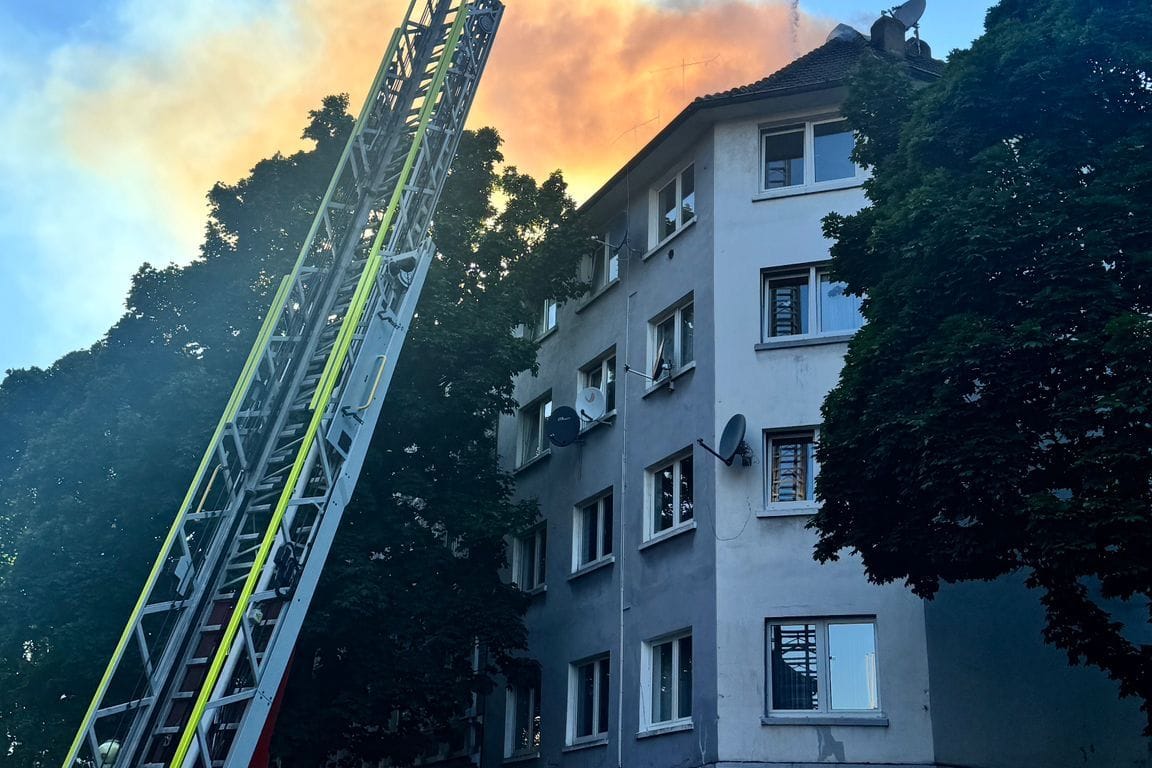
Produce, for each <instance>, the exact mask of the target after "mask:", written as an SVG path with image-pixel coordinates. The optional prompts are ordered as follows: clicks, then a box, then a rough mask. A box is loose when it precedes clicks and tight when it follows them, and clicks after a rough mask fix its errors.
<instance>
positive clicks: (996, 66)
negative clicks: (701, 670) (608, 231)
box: [813, 0, 1152, 732]
mask: <svg viewBox="0 0 1152 768" xmlns="http://www.w3.org/2000/svg"><path fill="white" fill-rule="evenodd" d="M1105 6H1107V7H1105ZM1150 60H1152V8H1150V7H1149V5H1148V3H1147V2H1142V1H1138V0H1115V2H1110V3H1107V4H1104V3H1097V2H1089V1H1088V0H1003V2H1001V3H1000V4H999V5H998V6H996V7H994V8H993V9H991V10H990V11H989V12H988V16H987V27H986V32H985V34H984V35H983V37H981V38H980V39H979V40H977V41H976V42H975V43H974V44H973V46H972V48H971V50H969V51H961V52H956V53H954V54H953V56H952V58H951V60H950V61H949V64H948V67H947V69H946V71H945V73H944V75H943V77H942V79H941V80H940V81H939V82H938V83H935V84H933V85H931V86H929V87H927V88H924V89H922V90H919V91H916V90H914V89H913V88H912V87H911V86H910V85H909V84H908V83H906V82H905V81H903V80H902V79H901V78H900V77H898V76H896V75H895V73H894V72H893V71H890V69H889V68H886V67H885V66H883V65H875V66H870V67H866V68H865V69H864V70H863V71H862V72H861V73H860V75H859V77H858V79H857V81H856V83H855V86H854V88H853V89H852V90H851V96H850V98H849V100H848V102H847V104H846V105H845V109H846V113H847V115H848V117H849V118H850V119H851V120H852V121H853V122H854V124H855V125H856V126H857V127H858V129H859V131H860V134H861V141H859V142H858V144H857V149H856V153H857V155H856V156H857V158H858V160H859V161H860V162H862V163H863V164H866V165H868V166H870V167H871V168H872V170H873V176H872V178H871V180H870V181H868V182H867V184H866V191H867V195H868V198H869V200H870V201H871V205H870V206H869V207H867V208H865V209H864V210H862V211H860V212H859V213H857V214H855V215H852V216H836V215H832V216H829V217H828V218H826V219H825V233H826V235H828V236H829V237H831V238H833V239H834V240H835V245H834V246H833V249H832V254H833V269H834V270H835V271H836V272H837V273H838V275H839V276H840V277H841V278H842V279H844V280H846V281H847V282H848V284H849V287H850V290H851V291H853V292H856V293H862V294H864V295H866V297H867V298H866V301H865V308H864V313H865V316H866V318H867V320H868V323H867V325H865V327H864V328H863V329H862V330H861V331H860V332H859V333H858V334H857V336H856V337H855V338H854V340H853V342H852V343H851V345H850V347H849V351H848V355H847V359H846V363H845V367H844V371H843V374H842V377H841V380H840V383H839V385H838V386H837V387H836V389H835V390H834V391H833V392H832V393H831V394H830V395H829V397H828V399H827V400H826V402H825V405H824V419H825V426H824V430H823V432H822V436H821V446H820V448H819V459H820V462H821V466H822V473H821V477H820V479H819V485H818V492H819V494H820V495H821V497H822V498H823V508H822V510H821V512H820V513H819V514H818V515H817V516H816V518H815V519H814V521H813V525H814V527H815V528H816V530H817V531H818V533H819V537H820V538H819V543H818V545H817V547H816V556H817V557H818V558H819V559H821V560H830V559H835V558H836V557H837V553H839V552H840V551H841V550H843V549H850V550H853V551H855V552H858V553H859V554H860V556H861V558H862V560H863V564H864V567H865V568H866V570H867V573H868V576H869V577H870V578H871V579H872V580H873V581H876V582H890V581H893V580H896V579H903V580H905V581H906V582H907V584H908V585H909V586H910V587H911V588H912V590H913V591H914V592H915V593H916V594H918V595H921V596H925V597H930V596H932V595H933V594H934V593H935V592H936V591H937V589H938V587H939V585H940V583H941V582H955V581H961V580H969V579H984V580H990V579H995V578H997V577H999V576H1001V575H1004V574H1009V573H1013V572H1023V573H1024V574H1026V575H1027V583H1028V584H1029V585H1030V586H1031V587H1033V588H1035V589H1037V590H1039V591H1040V595H1041V601H1042V603H1043V605H1044V607H1045V610H1046V619H1047V621H1046V627H1045V637H1046V639H1047V640H1048V641H1049V642H1051V643H1054V644H1055V645H1056V646H1058V647H1060V648H1062V649H1064V650H1065V651H1066V652H1067V653H1068V657H1069V659H1070V661H1071V662H1072V663H1079V662H1087V663H1088V664H1092V665H1095V666H1098V667H1100V668H1101V669H1103V670H1105V671H1106V672H1107V673H1108V675H1109V676H1111V677H1112V678H1113V679H1115V680H1116V681H1117V682H1118V683H1119V691H1120V694H1121V695H1123V696H1136V697H1139V698H1141V699H1143V702H1144V703H1143V709H1144V710H1145V711H1146V712H1149V715H1150V718H1152V711H1150V710H1149V702H1150V701H1152V645H1150V644H1149V643H1148V641H1147V637H1148V634H1147V633H1148V629H1149V627H1148V625H1147V624H1142V622H1139V621H1138V622H1137V623H1136V624H1135V625H1133V626H1123V625H1122V624H1121V623H1120V621H1118V619H1117V614H1116V609H1117V608H1118V607H1122V608H1124V609H1125V610H1131V609H1132V608H1133V607H1134V605H1133V603H1134V604H1135V605H1137V606H1139V605H1143V606H1144V607H1146V608H1147V607H1149V596H1150V594H1152V557H1150V556H1149V555H1150V553H1152V512H1150V508H1152V450H1150V447H1152V419H1150V418H1149V412H1150V411H1149V408H1150V404H1152V198H1150V197H1149V195H1148V190H1149V189H1152V153H1149V150H1148V148H1149V147H1150V146H1152V71H1150V70H1149V68H1148V63H1149V61H1150ZM1125 601H1127V605H1126V606H1125V605H1124V602H1125ZM1146 615H1147V614H1146ZM1150 732H1152V725H1150Z"/></svg>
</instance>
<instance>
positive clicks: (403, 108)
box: [63, 0, 503, 768]
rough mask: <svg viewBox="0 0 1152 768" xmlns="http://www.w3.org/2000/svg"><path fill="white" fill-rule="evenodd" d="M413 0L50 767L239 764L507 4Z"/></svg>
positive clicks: (354, 464) (378, 384)
mask: <svg viewBox="0 0 1152 768" xmlns="http://www.w3.org/2000/svg"><path fill="white" fill-rule="evenodd" d="M417 6H418V0H411V2H410V3H409V6H408V11H407V14H406V15H405V19H404V22H403V24H402V25H401V26H400V27H399V28H398V29H397V30H396V31H395V32H394V33H393V35H392V39H391V42H390V43H389V46H388V51H387V53H386V54H385V57H384V60H383V62H382V64H381V66H380V69H379V71H378V73H377V75H376V79H375V81H374V83H373V85H372V88H371V89H370V91H369V94H368V98H367V100H366V102H365V104H364V108H363V109H362V111H361V113H360V116H359V117H358V119H357V121H356V123H355V126H354V127H353V131H352V135H351V137H350V138H349V140H348V143H347V145H346V146H345V148H344V152H343V155H342V156H341V159H340V162H339V165H338V166H337V169H336V172H335V174H334V175H333V177H332V181H331V183H330V184H329V186H328V189H327V191H326V192H325V195H324V198H323V201H322V203H321V205H320V208H319V212H318V213H317V215H316V219H315V221H314V222H313V224H312V229H311V231H310V233H309V235H308V238H307V240H306V242H305V244H304V246H303V248H302V249H301V252H300V255H299V258H298V259H297V261H296V263H295V266H294V267H293V270H292V271H291V272H290V273H289V274H288V275H287V276H286V277H285V278H284V279H283V281H282V283H281V284H280V286H279V289H278V291H277V292H276V295H275V298H274V299H273V302H272V305H271V307H270V309H269V311H268V314H267V316H266V318H265V321H264V325H263V327H262V328H261V329H260V332H259V334H258V336H257V339H256V342H255V344H254V346H253V348H252V352H251V354H250V355H249V358H248V360H247V362H246V363H245V366H244V369H243V371H242V373H241V375H240V378H239V380H238V381H237V383H236V387H235V389H234V390H233V392H232V396H231V398H230V399H229V402H228V404H227V406H226V408H225V410H224V414H223V416H222V417H221V420H220V423H219V424H218V425H217V427H216V430H215V432H214V434H213V436H212V439H211V441H210V444H209V446H208V449H207V451H206V452H205V454H204V457H203V459H202V460H201V462H200V465H199V467H198V469H197V470H196V473H195V476H194V479H193V482H192V484H191V487H190V488H189V489H188V493H187V494H186V496H185V497H184V500H183V502H182V504H181V505H180V509H179V512H178V514H177V516H176V519H175V521H174V522H173V524H172V527H171V528H170V529H169V531H168V533H167V535H166V538H165V539H164V542H163V544H162V546H161V550H160V553H159V556H158V557H157V559H156V562H155V564H154V566H153V568H152V571H151V573H150V574H149V576H148V579H147V582H146V584H145V586H144V589H143V591H142V593H141V595H140V598H139V600H138V601H137V603H136V606H135V608H134V609H133V611H132V615H131V618H130V619H129V622H128V625H127V626H126V627H125V629H124V632H123V634H122V635H121V637H120V640H119V642H118V644H117V646H116V649H115V651H114V652H113V655H112V658H111V660H110V661H109V664H108V668H107V670H106V672H105V674H104V676H103V678H102V679H101V681H100V683H99V685H98V687H97V690H96V693H95V695H94V697H93V699H92V703H91V705H90V706H89V708H88V710H87V712H86V714H85V717H84V721H83V723H82V725H81V727H80V729H79V732H78V733H77V735H76V738H75V739H74V741H73V743H72V745H71V747H70V749H69V751H68V754H67V756H66V757H65V759H64V763H63V767H64V768H73V767H74V766H76V765H82V766H86V767H87V766H92V767H94V768H110V767H111V766H112V765H113V764H115V765H117V766H121V767H122V766H125V765H130V766H149V767H152V766H183V767H186V768H199V767H203V768H213V767H215V766H229V767H233V766H247V765H248V763H249V761H250V760H251V757H252V753H253V751H254V749H255V748H256V745H257V742H258V741H259V739H260V737H261V734H262V732H263V730H264V726H265V720H266V717H267V713H268V710H269V708H270V707H271V704H272V701H273V699H274V698H275V696H276V693H277V690H278V689H279V687H280V684H281V681H282V680H283V678H284V675H285V673H286V670H287V666H288V662H289V660H290V657H291V654H292V650H293V647H294V646H295V642H296V638H297V636H298V634H299V630H300V627H301V624H302V623H303V620H304V616H305V614H306V612H307V609H308V605H309V603H310V602H311V599H312V595H313V593H314V591H315V587H316V583H317V581H318V580H319V577H320V572H321V570H322V569H323V566H324V560H325V559H326V557H327V554H328V550H329V548H330V546H331V543H332V539H333V537H334V535H335V532H336V528H337V526H338V525H339V522H340V517H341V515H342V513H343V510H344V507H345V505H346V504H347V502H348V501H349V499H350V498H351V495H352V491H353V489H354V487H355V484H356V481H357V478H358V477H359V474H360V470H361V468H362V466H363V462H364V456H365V454H366V452H367V449H368V443H369V441H370V439H371V436H372V431H373V428H374V426H375V424H376V421H377V418H378V416H379V413H380V407H381V404H382V402H383V399H384V395H385V393H386V392H387V390H388V386H389V383H390V381H391V378H392V371H393V370H394V366H395V362H396V360H397V357H398V355H399V353H400V350H401V348H402V346H403V343H404V338H405V335H406V332H407V329H408V325H409V323H410V322H411V319H412V316H413V313H414V311H415V306H416V301H417V300H418V298H419V295H420V290H421V288H422V286H423V282H424V279H425V276H426V275H427V271H428V268H429V265H430V263H431V261H432V258H433V255H434V251H435V248H434V246H433V244H432V242H431V240H430V239H429V238H428V234H427V233H428V227H429V225H430V222H431V218H432V215H433V212H434V211H435V208H436V204H437V201H438V200H439V196H440V192H441V190H442V188H443V185H444V182H445V180H446V178H447V176H448V171H449V166H450V164H451V161H452V159H453V157H454V155H455V152H456V148H457V145H458V143H459V140H460V136H461V133H462V131H463V128H464V122H465V119H466V117H467V114H468V110H469V107H470V106H471V103H472V99H473V96H474V95H475V91H476V87H477V83H478V81H479V79H480V76H481V74H482V72H483V70H484V65H485V63H486V62H487V58H488V54H489V52H490V50H491V45H492V41H493V38H494V36H495V33H496V30H497V28H498V26H499V22H500V18H501V15H502V13H503V5H502V3H501V2H500V0H420V2H419V8H418V7H417Z"/></svg>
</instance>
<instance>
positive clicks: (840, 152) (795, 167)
mask: <svg viewBox="0 0 1152 768" xmlns="http://www.w3.org/2000/svg"><path fill="white" fill-rule="evenodd" d="M854 141H855V138H854V136H853V133H852V128H851V127H849V125H848V121H847V120H827V121H824V122H817V123H801V124H797V125H787V126H778V127H773V128H765V129H764V130H762V131H761V132H760V157H761V162H762V168H763V170H762V173H761V177H760V185H761V189H762V190H764V191H766V192H767V191H771V190H775V189H785V188H787V187H799V186H804V185H807V184H821V183H824V182H836V181H842V180H855V179H856V177H857V175H858V169H857V166H856V164H855V163H853V162H852V146H853V143H854Z"/></svg>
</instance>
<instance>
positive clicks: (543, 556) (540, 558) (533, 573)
mask: <svg viewBox="0 0 1152 768" xmlns="http://www.w3.org/2000/svg"><path fill="white" fill-rule="evenodd" d="M547 555H548V528H547V527H545V526H543V525H541V526H539V527H537V528H534V529H532V530H531V531H528V532H527V533H525V534H524V535H522V536H519V537H517V538H516V542H515V545H514V548H513V550H512V573H513V578H514V580H515V581H516V583H517V584H518V585H520V589H522V590H524V591H525V592H531V591H533V590H536V589H540V588H541V587H543V586H544V577H545V574H546V569H547V565H548V561H547Z"/></svg>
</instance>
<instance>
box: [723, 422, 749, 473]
mask: <svg viewBox="0 0 1152 768" xmlns="http://www.w3.org/2000/svg"><path fill="white" fill-rule="evenodd" d="M747 429H748V422H747V421H745V419H744V414H742V413H737V414H736V415H735V416H733V417H732V418H730V419H728V423H727V424H725V425H724V431H723V432H722V433H721V434H720V446H719V450H718V451H717V452H718V453H719V454H720V459H721V460H722V461H723V462H724V463H725V464H729V465H730V464H731V463H732V457H733V456H735V455H736V452H737V451H739V450H740V443H742V442H744V432H745V431H746V430H747Z"/></svg>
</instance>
